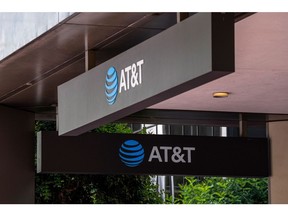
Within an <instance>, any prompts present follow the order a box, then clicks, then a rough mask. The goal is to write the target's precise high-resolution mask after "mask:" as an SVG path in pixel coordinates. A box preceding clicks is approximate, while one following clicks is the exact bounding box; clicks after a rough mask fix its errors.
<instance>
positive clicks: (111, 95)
mask: <svg viewBox="0 0 288 216" xmlns="http://www.w3.org/2000/svg"><path fill="white" fill-rule="evenodd" d="M105 89H106V90H105V94H106V100H107V103H108V104H109V105H112V104H114V103H115V102H116V98H117V95H118V76H117V71H116V69H115V68H114V67H110V68H109V69H108V71H107V75H106V82H105Z"/></svg>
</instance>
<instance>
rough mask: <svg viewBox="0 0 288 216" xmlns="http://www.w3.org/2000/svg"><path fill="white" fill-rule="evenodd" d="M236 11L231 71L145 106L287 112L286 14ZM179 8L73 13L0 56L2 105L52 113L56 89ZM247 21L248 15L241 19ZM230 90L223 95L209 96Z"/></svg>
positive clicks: (166, 21) (165, 23) (160, 26)
mask: <svg viewBox="0 0 288 216" xmlns="http://www.w3.org/2000/svg"><path fill="white" fill-rule="evenodd" d="M247 15H250V14H246V13H236V14H235V56H236V58H235V63H236V65H235V66H236V71H235V73H233V74H230V75H228V76H225V77H223V78H220V79H217V80H215V81H212V82H210V83H207V84H205V85H203V86H200V87H197V88H195V89H193V90H191V91H188V92H185V93H183V94H181V95H178V96H176V97H174V98H171V99H168V100H166V101H163V102H161V103H159V104H155V105H153V106H152V107H149V108H150V109H165V110H171V109H172V110H192V111H212V112H241V113H242V112H247V113H264V114H267V113H268V114H269V113H272V114H288V109H287V107H288V97H287V95H286V92H287V88H288V86H287V83H288V76H287V72H286V71H287V69H288V65H287V64H288V61H287V60H286V59H287V55H288V46H287V45H286V41H287V39H288V30H287V29H288V28H287V25H288V24H287V22H286V20H287V19H288V13H256V14H252V15H251V16H248V17H246V16H247ZM176 17H177V14H176V13H75V14H73V15H72V16H70V17H68V18H67V19H65V20H64V21H63V22H61V23H60V24H59V25H57V26H55V27H54V28H52V29H51V30H49V31H48V32H46V33H45V34H43V35H42V36H40V37H38V38H37V39H35V40H33V41H32V42H31V43H29V44H27V45H26V46H24V47H23V48H21V49H19V50H18V51H16V52H14V53H13V54H11V55H10V56H8V57H6V58H5V59H3V60H1V61H0V104H2V105H6V106H10V107H15V108H18V109H22V110H27V111H32V112H35V113H36V114H37V116H38V118H43V119H49V118H55V115H56V106H57V86H59V85H60V84H62V83H64V82H66V81H68V80H70V79H72V78H74V77H76V76H78V75H80V74H82V73H84V72H85V51H88V50H89V51H91V50H92V51H93V52H95V54H96V65H99V64H101V63H103V62H104V61H106V60H108V59H110V58H112V57H114V56H116V55H117V54H119V53H121V52H123V51H125V50H127V49H129V48H131V47H133V46H135V45H137V44H139V43H141V42H143V41H144V40H146V39H148V38H150V37H153V36H154V35H156V34H158V33H160V32H162V31H163V30H165V29H167V28H169V27H171V26H172V25H174V24H176V22H177V18H176ZM242 18H245V19H242ZM216 91H227V92H229V93H230V95H229V97H227V98H221V99H219V98H213V97H212V94H213V92H216Z"/></svg>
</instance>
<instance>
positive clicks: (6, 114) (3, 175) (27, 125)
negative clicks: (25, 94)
mask: <svg viewBox="0 0 288 216" xmlns="http://www.w3.org/2000/svg"><path fill="white" fill-rule="evenodd" d="M34 145H35V144H34V114H32V113H28V112H23V111H18V110H15V109H10V108H6V107H2V106H0V204H3V203H5V204H6V203H8V204H9V203H11V204H19V203H20V204H21V203H34V191H35V190H34V188H35V180H34V175H35V171H34V170H35V168H34Z"/></svg>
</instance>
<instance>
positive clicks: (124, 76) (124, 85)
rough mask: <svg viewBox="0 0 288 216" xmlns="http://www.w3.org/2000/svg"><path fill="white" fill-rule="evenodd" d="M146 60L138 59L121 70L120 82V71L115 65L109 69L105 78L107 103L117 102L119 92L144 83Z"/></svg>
mask: <svg viewBox="0 0 288 216" xmlns="http://www.w3.org/2000/svg"><path fill="white" fill-rule="evenodd" d="M143 64H144V60H143V59H142V60H140V61H137V62H136V63H133V64H132V65H129V66H127V67H125V68H124V69H122V70H121V73H120V83H118V73H117V70H116V69H115V68H114V67H110V68H109V69H108V71H107V75H106V80H105V95H106V99H107V103H108V104H109V105H113V104H114V103H115V102H116V98H117V96H118V93H119V94H120V93H123V92H125V91H128V90H130V89H133V88H135V87H136V86H138V85H141V84H142V65H143Z"/></svg>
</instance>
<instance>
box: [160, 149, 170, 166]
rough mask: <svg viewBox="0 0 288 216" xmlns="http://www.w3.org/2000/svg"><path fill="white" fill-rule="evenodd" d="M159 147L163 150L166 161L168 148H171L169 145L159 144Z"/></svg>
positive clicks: (166, 160) (165, 160)
mask: <svg viewBox="0 0 288 216" xmlns="http://www.w3.org/2000/svg"><path fill="white" fill-rule="evenodd" d="M160 149H163V150H164V162H168V150H171V149H172V147H171V146H161V147H160Z"/></svg>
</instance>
